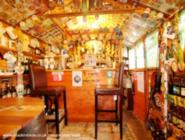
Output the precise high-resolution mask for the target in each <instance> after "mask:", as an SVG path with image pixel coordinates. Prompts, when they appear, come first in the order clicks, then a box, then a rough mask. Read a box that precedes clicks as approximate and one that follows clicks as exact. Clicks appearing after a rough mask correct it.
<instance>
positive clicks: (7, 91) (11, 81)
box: [0, 74, 31, 98]
mask: <svg viewBox="0 0 185 140" xmlns="http://www.w3.org/2000/svg"><path fill="white" fill-rule="evenodd" d="M23 79H24V93H23V94H24V96H26V95H29V94H30V92H31V87H30V81H29V80H30V78H29V75H28V74H24V75H23ZM16 82H17V75H10V76H0V98H11V97H17V92H16V85H17V83H16Z"/></svg>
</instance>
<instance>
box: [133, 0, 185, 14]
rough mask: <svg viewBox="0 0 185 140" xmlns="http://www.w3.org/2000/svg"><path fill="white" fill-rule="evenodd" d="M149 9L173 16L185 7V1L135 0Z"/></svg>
mask: <svg viewBox="0 0 185 140" xmlns="http://www.w3.org/2000/svg"><path fill="white" fill-rule="evenodd" d="M134 1H136V2H139V3H141V4H143V5H145V6H147V7H150V8H152V9H155V10H158V11H160V12H163V13H165V14H167V15H173V14H174V13H176V12H177V11H178V10H179V8H180V7H181V6H182V7H183V6H185V0H134Z"/></svg>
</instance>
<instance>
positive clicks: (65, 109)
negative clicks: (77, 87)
mask: <svg viewBox="0 0 185 140" xmlns="http://www.w3.org/2000/svg"><path fill="white" fill-rule="evenodd" d="M63 95H64V96H63V98H64V113H65V120H64V121H65V125H67V124H68V120H67V104H66V90H65V91H64V94H63Z"/></svg>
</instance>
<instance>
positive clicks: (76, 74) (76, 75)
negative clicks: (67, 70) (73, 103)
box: [72, 71, 82, 87]
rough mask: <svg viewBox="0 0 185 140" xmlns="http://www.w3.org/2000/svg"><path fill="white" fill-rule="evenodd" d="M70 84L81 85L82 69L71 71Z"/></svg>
mask: <svg viewBox="0 0 185 140" xmlns="http://www.w3.org/2000/svg"><path fill="white" fill-rule="evenodd" d="M72 86H73V87H81V86H82V71H73V72H72Z"/></svg>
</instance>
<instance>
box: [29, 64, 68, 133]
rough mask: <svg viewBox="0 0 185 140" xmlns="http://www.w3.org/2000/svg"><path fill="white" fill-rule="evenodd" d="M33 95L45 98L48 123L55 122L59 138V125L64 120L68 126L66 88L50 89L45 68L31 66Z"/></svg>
mask: <svg viewBox="0 0 185 140" xmlns="http://www.w3.org/2000/svg"><path fill="white" fill-rule="evenodd" d="M29 70H30V76H31V84H32V95H33V96H40V97H44V102H45V106H46V107H45V114H46V122H47V123H49V122H55V125H56V134H57V135H58V137H59V134H60V132H59V123H60V122H61V121H62V120H63V119H64V123H65V125H67V123H68V121H67V106H66V89H65V87H48V86H47V75H46V71H45V68H44V67H42V66H39V65H35V64H31V65H30V66H29ZM61 96H62V99H63V106H64V108H63V109H60V108H59V98H60V97H61Z"/></svg>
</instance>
